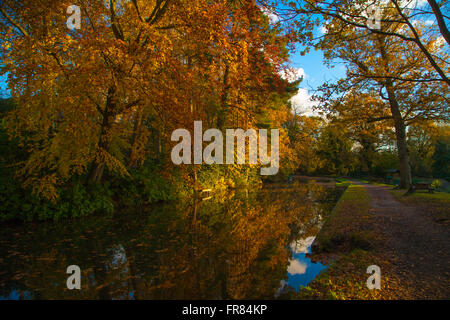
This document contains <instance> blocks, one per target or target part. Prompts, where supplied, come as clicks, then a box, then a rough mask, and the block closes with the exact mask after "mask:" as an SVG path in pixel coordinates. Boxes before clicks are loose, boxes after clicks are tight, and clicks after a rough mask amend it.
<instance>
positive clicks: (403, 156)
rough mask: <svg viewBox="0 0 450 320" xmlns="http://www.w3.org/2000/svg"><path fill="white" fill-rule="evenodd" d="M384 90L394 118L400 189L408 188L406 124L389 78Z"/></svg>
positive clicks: (410, 181)
mask: <svg viewBox="0 0 450 320" xmlns="http://www.w3.org/2000/svg"><path fill="white" fill-rule="evenodd" d="M386 91H387V93H388V98H389V104H390V107H391V113H392V117H393V119H394V126H395V136H396V138H397V139H396V140H397V154H398V159H399V161H400V168H399V169H400V185H399V188H400V189H408V190H409V189H410V188H411V186H412V178H411V166H410V164H409V151H408V145H407V143H406V125H405V122H404V120H403V117H402V115H401V113H400V108H399V105H398V102H397V99H396V97H395V93H394V88H393V86H392V82H391V80H388V81H387V84H386Z"/></svg>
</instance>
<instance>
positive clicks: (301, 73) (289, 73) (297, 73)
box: [280, 68, 306, 82]
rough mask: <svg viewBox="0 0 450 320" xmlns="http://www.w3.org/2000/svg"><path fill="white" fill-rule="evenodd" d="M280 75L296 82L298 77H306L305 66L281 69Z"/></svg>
mask: <svg viewBox="0 0 450 320" xmlns="http://www.w3.org/2000/svg"><path fill="white" fill-rule="evenodd" d="M280 76H281V77H282V78H283V79H285V80H287V81H289V82H294V81H297V80H298V79H300V78H301V77H303V79H305V78H306V73H305V70H304V69H303V68H297V69H294V68H288V69H283V70H281V71H280Z"/></svg>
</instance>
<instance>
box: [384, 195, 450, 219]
mask: <svg viewBox="0 0 450 320" xmlns="http://www.w3.org/2000/svg"><path fill="white" fill-rule="evenodd" d="M391 193H392V194H393V195H394V197H395V198H396V199H397V200H399V201H401V202H403V203H405V204H407V205H410V206H415V207H419V208H423V212H426V213H427V214H428V215H430V216H431V218H432V219H433V220H434V221H435V222H437V223H445V224H449V223H450V193H447V192H434V193H428V192H426V191H416V192H415V193H411V194H407V193H406V192H405V190H391Z"/></svg>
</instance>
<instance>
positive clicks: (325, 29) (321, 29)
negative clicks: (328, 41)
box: [319, 25, 328, 35]
mask: <svg viewBox="0 0 450 320" xmlns="http://www.w3.org/2000/svg"><path fill="white" fill-rule="evenodd" d="M319 32H320V34H322V35H324V34H326V33H327V32H328V29H327V27H326V26H325V25H322V26H320V28H319Z"/></svg>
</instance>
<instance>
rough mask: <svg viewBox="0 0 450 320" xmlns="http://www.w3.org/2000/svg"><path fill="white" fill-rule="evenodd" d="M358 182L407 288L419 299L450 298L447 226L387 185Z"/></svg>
mask: <svg viewBox="0 0 450 320" xmlns="http://www.w3.org/2000/svg"><path fill="white" fill-rule="evenodd" d="M355 183H356V182H355ZM358 184H360V185H363V186H364V187H365V188H366V190H367V192H368V194H369V195H370V197H371V198H372V200H371V208H370V213H371V214H372V215H373V218H374V219H373V221H374V223H375V228H376V229H378V231H380V232H381V233H382V234H383V238H384V240H385V248H383V250H384V251H383V252H386V259H387V260H389V261H390V262H391V264H392V266H393V271H394V272H395V273H396V274H397V275H398V276H399V277H400V278H401V279H402V280H403V281H402V282H404V283H405V285H407V287H408V289H409V290H408V291H410V293H412V295H413V296H414V297H417V298H421V299H450V228H449V226H448V225H444V224H439V223H436V222H435V221H434V220H433V219H432V218H431V216H430V215H429V214H428V212H427V209H426V208H422V207H411V206H407V205H405V204H404V203H402V202H399V201H398V200H396V199H395V197H394V196H393V195H392V194H391V193H390V192H389V187H382V186H376V185H368V184H362V183H358Z"/></svg>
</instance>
